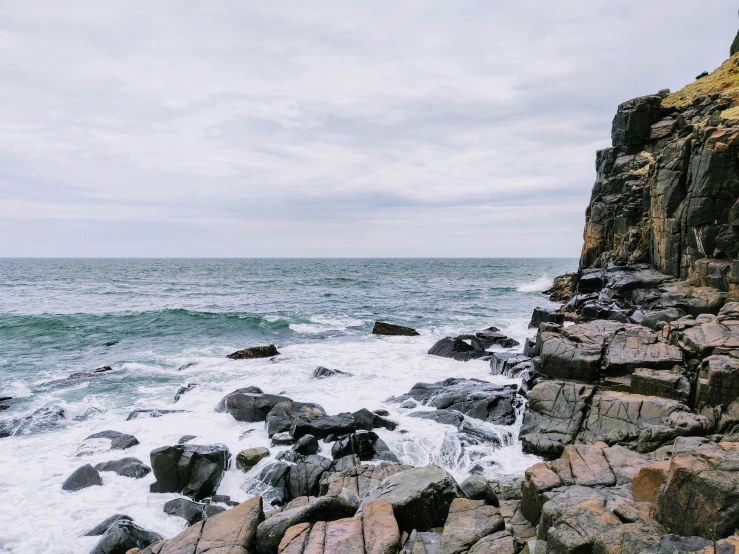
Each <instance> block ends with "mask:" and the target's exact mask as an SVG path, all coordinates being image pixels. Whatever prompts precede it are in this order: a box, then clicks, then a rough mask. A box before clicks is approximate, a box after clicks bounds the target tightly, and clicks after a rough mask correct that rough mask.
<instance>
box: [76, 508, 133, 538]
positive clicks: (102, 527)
mask: <svg viewBox="0 0 739 554" xmlns="http://www.w3.org/2000/svg"><path fill="white" fill-rule="evenodd" d="M124 520H125V521H133V519H132V518H130V517H129V516H127V515H124V514H113V515H112V516H110V517H107V518H105V519H104V520H103V521H101V522H100V523H98V524H97V525H96V526H95V527H93V528H92V529H90V530H89V531H88V532H87V533H85V537H99V536H100V535H103V534H105V532H106V531H107V530H108V528H109V527H110V526H111V525H113V524H114V523H115V522H116V521H124Z"/></svg>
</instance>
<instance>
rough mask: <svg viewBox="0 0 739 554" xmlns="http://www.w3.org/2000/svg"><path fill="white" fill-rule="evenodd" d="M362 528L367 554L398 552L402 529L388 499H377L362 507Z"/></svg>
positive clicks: (393, 553) (391, 553)
mask: <svg viewBox="0 0 739 554" xmlns="http://www.w3.org/2000/svg"><path fill="white" fill-rule="evenodd" d="M362 525H363V527H362V530H363V533H364V548H365V551H366V554H396V553H397V552H398V550H399V549H400V530H399V529H398V522H397V521H395V516H394V515H393V507H392V505H391V504H390V502H388V501H387V500H376V501H375V502H370V503H369V504H367V505H365V506H364V507H363V508H362Z"/></svg>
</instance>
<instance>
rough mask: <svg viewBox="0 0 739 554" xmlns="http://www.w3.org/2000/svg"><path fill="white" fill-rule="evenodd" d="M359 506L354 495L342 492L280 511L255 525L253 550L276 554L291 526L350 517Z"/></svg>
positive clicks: (260, 553)
mask: <svg viewBox="0 0 739 554" xmlns="http://www.w3.org/2000/svg"><path fill="white" fill-rule="evenodd" d="M358 507H359V499H358V498H357V497H356V496H355V495H352V494H351V493H342V494H337V495H334V496H321V497H318V498H314V499H312V500H310V501H309V502H308V504H306V505H304V506H300V507H296V508H291V509H289V510H283V511H281V512H279V513H277V514H275V515H273V516H272V517H270V518H268V519H266V520H264V521H263V522H261V523H260V524H259V525H258V527H257V532H256V550H255V551H256V552H257V553H258V554H276V553H277V549H278V546H279V545H280V542H281V541H282V539H283V537H284V536H285V533H286V532H287V531H288V529H290V528H291V527H293V526H294V525H298V524H300V523H316V522H330V521H336V520H339V519H343V518H347V517H352V516H354V514H355V512H356V511H357V508H358ZM318 552H319V553H320V552H321V551H320V550H318ZM337 554H338V553H337Z"/></svg>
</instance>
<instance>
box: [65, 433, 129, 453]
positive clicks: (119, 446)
mask: <svg viewBox="0 0 739 554" xmlns="http://www.w3.org/2000/svg"><path fill="white" fill-rule="evenodd" d="M94 439H108V440H109V441H110V447H109V450H125V449H127V448H131V447H132V446H136V445H137V444H139V441H138V439H137V438H136V437H134V436H133V435H127V434H126V433H119V432H118V431H100V432H99V433H95V434H93V435H90V436H89V437H87V438H86V439H85V440H84V441H83V444H84V442H86V441H89V440H94ZM77 455H78V456H80V455H81V454H77Z"/></svg>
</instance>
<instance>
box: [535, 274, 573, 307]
mask: <svg viewBox="0 0 739 554" xmlns="http://www.w3.org/2000/svg"><path fill="white" fill-rule="evenodd" d="M573 277H574V274H573V273H565V274H564V275H559V276H558V277H555V278H554V282H553V283H552V286H551V288H549V289H547V290H545V291H544V292H543V294H548V295H549V300H551V301H552V302H561V303H563V304H564V303H567V302H569V300H570V298H572V278H573Z"/></svg>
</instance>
